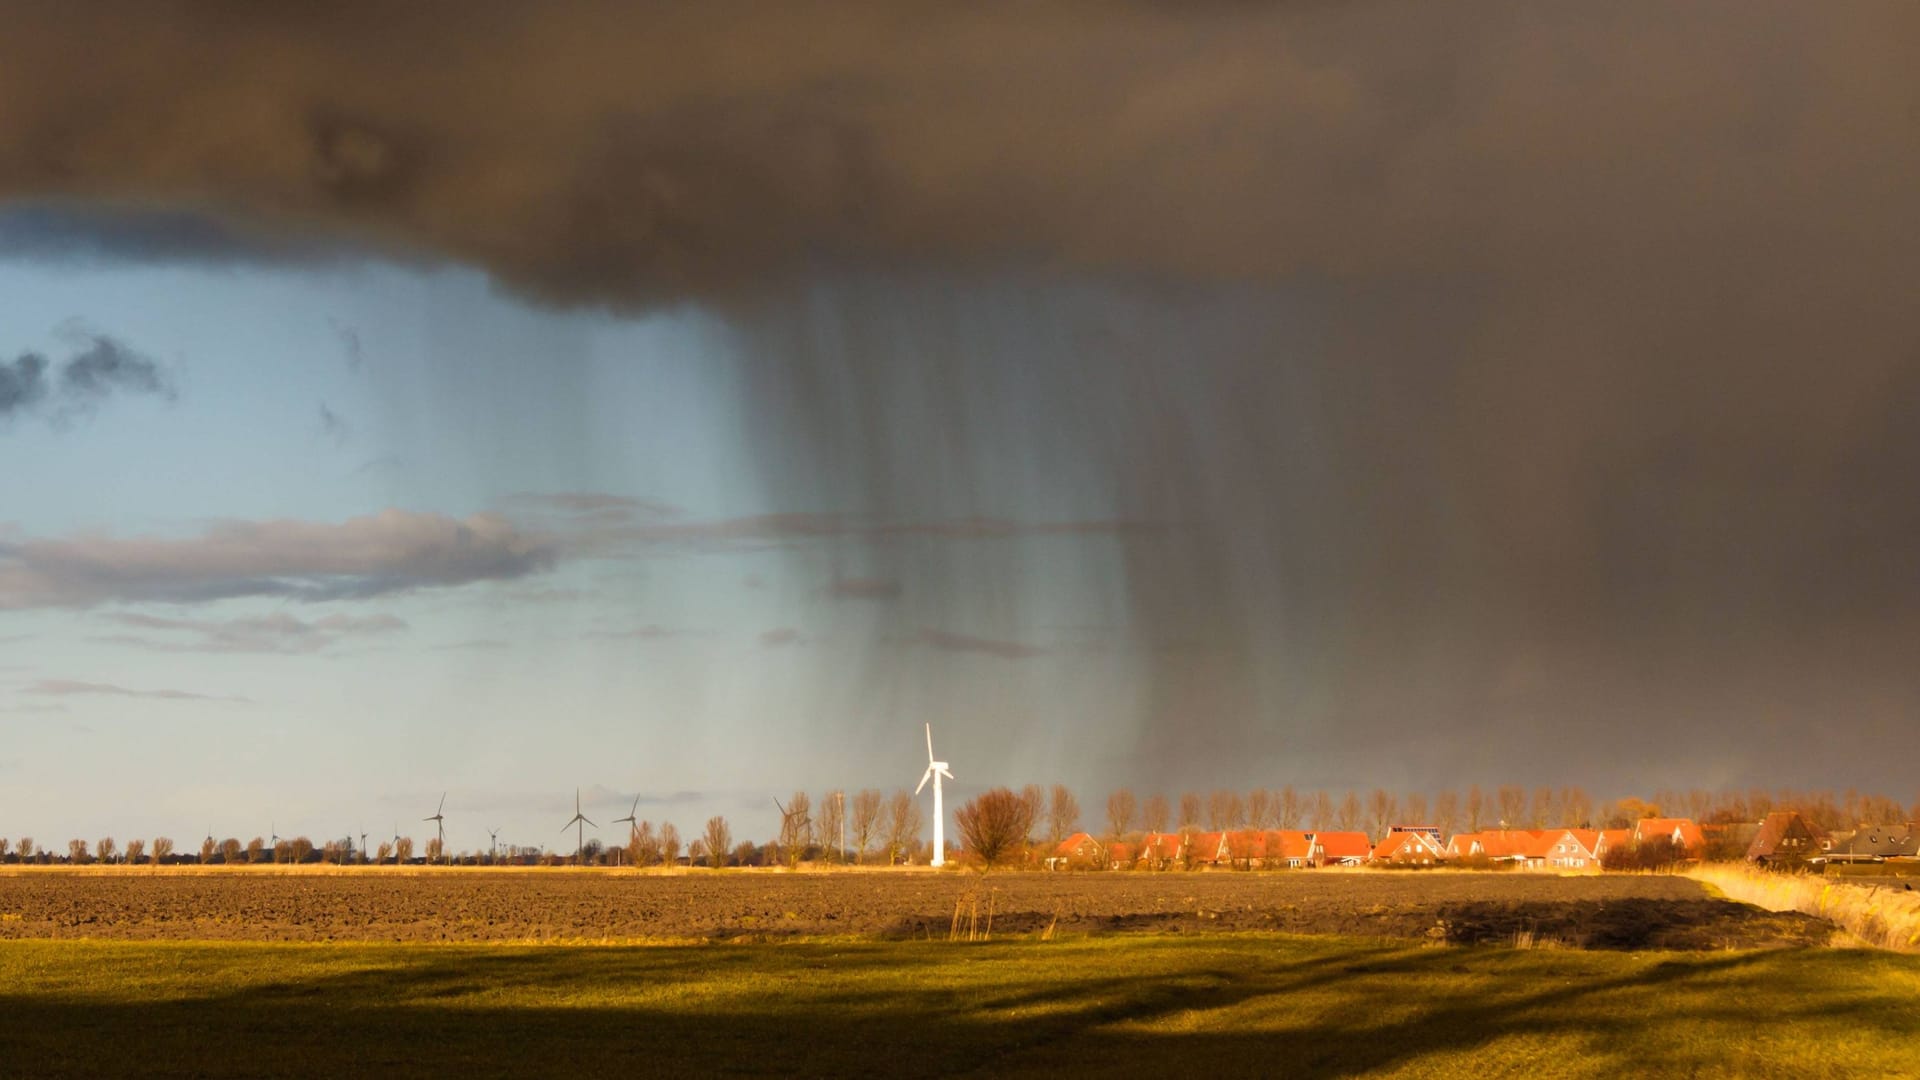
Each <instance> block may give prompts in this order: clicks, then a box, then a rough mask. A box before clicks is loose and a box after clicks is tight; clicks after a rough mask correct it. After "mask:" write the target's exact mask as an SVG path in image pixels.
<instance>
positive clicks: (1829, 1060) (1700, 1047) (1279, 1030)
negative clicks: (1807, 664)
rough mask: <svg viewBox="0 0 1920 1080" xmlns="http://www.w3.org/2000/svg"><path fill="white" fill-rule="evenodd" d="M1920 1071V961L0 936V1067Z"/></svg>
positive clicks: (1132, 941)
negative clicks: (64, 939) (109, 939)
mask: <svg viewBox="0 0 1920 1080" xmlns="http://www.w3.org/2000/svg"><path fill="white" fill-rule="evenodd" d="M615 1072H618V1073H621V1074H628V1075H631V1074H636V1073H637V1074H642V1075H676V1076H686V1075H704V1074H713V1073H736V1074H738V1073H748V1074H751V1073H767V1074H782V1075H792V1074H803V1075H836V1074H837V1075H845V1074H878V1075H896V1074H897V1075H947V1074H961V1073H969V1072H973V1073H980V1074H988V1075H1009V1074H1048V1075H1057V1074H1061V1073H1067V1074H1081V1073H1099V1074H1106V1075H1112V1074H1135V1075H1156V1076H1167V1075H1214V1076H1225V1075H1302V1076H1309V1075H1356V1074H1362V1073H1365V1074H1368V1075H1389V1076H1475V1077H1483V1076H1500V1075H1527V1076H1529V1077H1548V1076H1576V1075H1584V1076H1622V1075H1649V1074H1652V1075H1727V1076H1796V1077H1798V1076H1810V1075H1859V1076H1875V1077H1885V1076H1901V1075H1908V1076H1911V1075H1917V1074H1920V957H1910V956H1895V955H1890V954H1886V953H1877V952H1868V951H1864V950H1832V949H1824V950H1790V951H1773V952H1727V953H1664V954H1643V955H1625V954H1615V953H1591V952H1573V951H1559V950H1517V949H1508V948H1472V949H1463V948H1419V947H1415V946H1401V945H1392V944H1383V943H1380V942H1377V941H1368V942H1361V941H1346V940H1336V939H1328V938H1288V937H1271V936H1264V937H1256V936H1243V937H1214V938H1192V937H1189V938H1179V937H1111V938H1098V939H1080V940H1067V941H1055V942H1046V943H1043V942H1038V941H1034V940H1022V941H1008V942H993V943H988V944H950V943H945V942H940V943H927V942H905V943H876V942H866V941H862V942H847V943H808V944H783V945H710V946H686V947H660V946H657V947H592V946H587V947H554V946H545V947H534V946H529V947H491V946H399V945H272V944H257V943H241V944H194V943H185V944H181V943H168V944H146V943H131V942H51V941H19V942H4V943H0V1074H4V1075H7V1076H37V1075H70V1076H106V1075H122V1074H128V1073H133V1074H158V1075H179V1076H187V1075H192V1076H228V1075H233V1076H239V1075H247V1076H259V1075H325V1076H342V1075H353V1074H363V1075H364V1074H370V1073H377V1074H382V1075H392V1074H402V1075H405V1074H416V1075H425V1074H434V1075H449V1074H451V1075H462V1076H469V1077H471V1076H525V1075H534V1074H545V1073H575V1074H582V1075H585V1074H596V1075H597V1074H608V1073H615Z"/></svg>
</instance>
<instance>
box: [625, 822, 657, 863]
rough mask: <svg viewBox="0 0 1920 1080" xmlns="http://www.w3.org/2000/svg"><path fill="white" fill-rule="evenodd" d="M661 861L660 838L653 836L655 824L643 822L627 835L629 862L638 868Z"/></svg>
mask: <svg viewBox="0 0 1920 1080" xmlns="http://www.w3.org/2000/svg"><path fill="white" fill-rule="evenodd" d="M659 861H660V838H659V837H657V836H655V835H653V822H651V821H646V820H642V821H641V822H640V823H639V824H638V825H634V826H633V831H632V832H630V833H628V834H627V862H628V863H630V864H632V865H634V866H638V867H643V868H644V867H648V866H652V865H653V864H654V863H657V862H659Z"/></svg>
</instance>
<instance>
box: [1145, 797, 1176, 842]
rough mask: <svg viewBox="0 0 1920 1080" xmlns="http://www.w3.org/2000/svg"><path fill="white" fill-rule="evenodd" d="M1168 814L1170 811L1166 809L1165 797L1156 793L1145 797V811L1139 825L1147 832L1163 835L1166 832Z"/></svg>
mask: <svg viewBox="0 0 1920 1080" xmlns="http://www.w3.org/2000/svg"><path fill="white" fill-rule="evenodd" d="M1170 813H1172V811H1171V810H1169V809H1168V807H1167V797H1166V796H1165V795H1162V794H1160V793H1159V792H1157V791H1156V792H1154V793H1153V794H1152V795H1149V796H1148V797H1147V805H1146V809H1145V811H1144V812H1143V813H1142V814H1141V821H1140V823H1141V824H1142V825H1143V826H1145V827H1146V830H1147V831H1148V832H1156V833H1163V832H1166V831H1167V816H1168V815H1169V814H1170Z"/></svg>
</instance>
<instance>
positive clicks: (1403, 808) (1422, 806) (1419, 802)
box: [1400, 791, 1432, 825]
mask: <svg viewBox="0 0 1920 1080" xmlns="http://www.w3.org/2000/svg"><path fill="white" fill-rule="evenodd" d="M1400 815H1401V819H1402V820H1403V821H1405V822H1406V823H1407V824H1408V825H1430V824H1432V822H1430V821H1428V820H1427V793H1426V792H1424V791H1410V792H1408V793H1407V797H1406V798H1404V799H1402V800H1400Z"/></svg>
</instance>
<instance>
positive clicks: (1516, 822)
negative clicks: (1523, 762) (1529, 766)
mask: <svg viewBox="0 0 1920 1080" xmlns="http://www.w3.org/2000/svg"><path fill="white" fill-rule="evenodd" d="M1499 796H1500V827H1501V828H1503V829H1517V828H1519V827H1520V826H1521V825H1522V824H1524V823H1525V821H1526V816H1527V789H1526V788H1523V787H1521V786H1520V785H1518V784H1502V785H1501V786H1500V792H1499Z"/></svg>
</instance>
